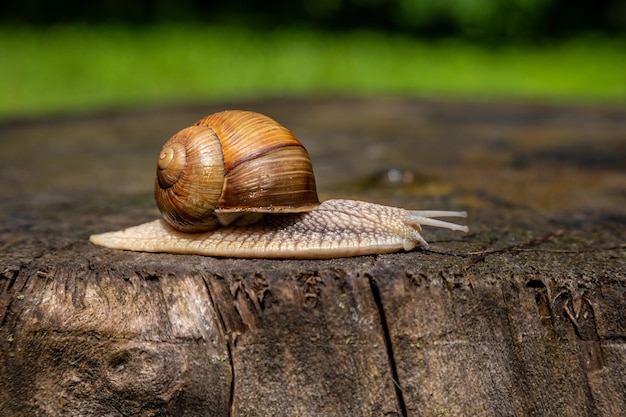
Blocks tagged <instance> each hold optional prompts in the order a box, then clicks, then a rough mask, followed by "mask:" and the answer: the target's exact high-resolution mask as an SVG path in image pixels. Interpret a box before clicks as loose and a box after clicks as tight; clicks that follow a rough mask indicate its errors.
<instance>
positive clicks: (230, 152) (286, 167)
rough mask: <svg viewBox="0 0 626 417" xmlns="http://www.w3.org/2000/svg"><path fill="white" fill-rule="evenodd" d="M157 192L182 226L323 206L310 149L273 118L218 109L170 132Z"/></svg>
mask: <svg viewBox="0 0 626 417" xmlns="http://www.w3.org/2000/svg"><path fill="white" fill-rule="evenodd" d="M155 197H156V200H157V205H158V206H159V209H160V210H161V213H162V215H163V217H164V219H165V220H166V221H167V222H168V223H169V224H170V225H172V226H173V227H174V228H176V229H178V230H180V231H185V232H200V231H207V230H211V229H214V228H216V227H218V226H220V225H225V224H229V223H231V222H232V221H233V219H236V218H237V217H238V216H240V215H241V214H245V213H272V212H278V213H299V212H307V211H311V210H313V209H314V208H315V207H317V206H318V205H319V200H318V197H317V191H316V188H315V177H314V175H313V168H312V166H311V162H310V159H309V155H308V153H307V151H306V149H305V148H304V147H303V146H302V144H301V143H300V142H299V141H298V139H296V138H295V137H294V136H293V135H292V134H291V132H289V130H287V129H286V128H284V127H283V126H281V125H280V124H279V123H277V122H276V121H274V120H272V119H271V118H269V117H267V116H263V115H261V114H258V113H253V112H247V111H225V112H221V113H216V114H213V115H210V116H207V117H205V118H203V119H202V120H200V121H198V122H197V123H196V124H195V125H194V126H191V127H188V128H186V129H183V130H181V131H180V132H178V133H177V134H175V135H174V136H172V137H171V138H170V139H169V140H168V141H167V142H166V143H165V145H164V146H163V149H162V150H161V153H160V155H159V159H158V162H157V177H156V180H155ZM233 213H240V214H238V215H233ZM256 218H260V216H257V217H256Z"/></svg>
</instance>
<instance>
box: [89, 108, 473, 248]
mask: <svg viewBox="0 0 626 417" xmlns="http://www.w3.org/2000/svg"><path fill="white" fill-rule="evenodd" d="M155 199H156V202H157V206H158V207H159V210H160V211H161V214H162V217H163V218H162V219H159V220H155V221H152V222H149V223H145V224H142V225H139V226H135V227H130V228H127V229H124V230H120V231H116V232H109V233H102V234H97V235H92V236H91V237H90V241H91V242H92V243H95V244H97V245H101V246H105V247H109V248H115V249H124V250H132V251H143V252H169V253H179V254H199V255H208V256H221V257H237V258H308V259H314V258H320V259H321V258H339V257H347V256H356V255H367V254H379V253H390V252H396V251H399V250H402V249H404V250H406V251H410V250H412V249H413V248H415V246H417V245H418V244H420V245H422V246H424V247H425V246H427V245H428V243H427V242H426V241H425V240H424V238H423V237H422V235H421V233H420V232H421V226H435V227H443V228H448V229H452V230H460V231H465V232H466V231H467V230H468V228H467V227H466V226H461V225H458V224H455V223H450V222H446V221H442V220H437V219H435V218H436V217H466V213H465V212H461V211H436V210H435V211H432V210H428V211H421V210H405V209H403V208H396V207H389V206H383V205H378V204H373V203H368V202H363V201H352V200H341V199H336V200H328V201H324V202H322V203H320V202H319V199H318V197H317V191H316V186H315V177H314V176H313V169H312V166H311V162H310V159H309V155H308V153H307V151H306V149H305V148H304V147H303V145H302V144H301V143H300V142H299V141H298V139H296V138H295V137H294V136H293V135H292V134H291V132H290V131H289V130H287V129H286V128H285V127H283V126H282V125H280V124H279V123H277V122H276V121H274V120H273V119H271V118H269V117H267V116H264V115H261V114H258V113H253V112H248V111H235V110H233V111H224V112H220V113H215V114H213V115H209V116H207V117H205V118H203V119H201V120H200V121H198V122H197V123H196V124H194V125H193V126H190V127H187V128H185V129H183V130H181V131H180V132H178V133H176V134H175V135H174V136H172V137H171V138H170V139H169V140H168V141H167V142H166V143H165V145H164V146H163V149H162V150H161V152H160V154H159V157H158V161H157V175H156V178H155Z"/></svg>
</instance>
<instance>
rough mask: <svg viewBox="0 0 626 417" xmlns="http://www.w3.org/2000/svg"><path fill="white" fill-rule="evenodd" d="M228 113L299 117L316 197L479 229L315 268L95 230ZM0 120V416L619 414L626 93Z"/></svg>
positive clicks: (624, 408) (436, 234)
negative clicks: (562, 103)
mask: <svg viewBox="0 0 626 417" xmlns="http://www.w3.org/2000/svg"><path fill="white" fill-rule="evenodd" d="M223 108H242V109H248V110H254V111H259V112H261V113H264V114H267V115H269V116H271V117H273V118H275V119H276V120H278V121H280V122H281V123H282V124H284V125H285V126H287V127H288V128H289V129H290V130H292V131H293V132H294V134H295V135H296V136H297V137H299V138H300V140H301V141H302V142H303V143H304V145H305V146H306V147H307V148H308V150H309V152H310V154H311V156H312V160H313V167H314V169H315V171H316V175H317V182H318V189H319V191H320V196H321V197H322V199H327V198H335V197H344V198H353V199H363V200H369V201H374V202H377V203H382V204H390V205H397V206H402V207H406V208H412V209H464V210H467V211H468V212H469V219H468V224H469V226H470V233H468V234H465V235H463V234H460V233H458V232H450V231H446V230H436V229H432V228H425V230H424V237H425V238H426V240H428V241H429V242H431V246H430V247H429V248H427V249H417V250H414V251H412V252H409V253H397V254H389V255H379V256H362V257H356V258H347V259H334V260H322V261H312V260H311V261H306V260H305V261H294V260H262V259H261V260H248V259H219V258H211V257H201V256H182V255H170V254H147V253H135V252H124V251H115V250H109V249H105V248H101V247H96V246H93V245H92V244H90V243H88V240H87V239H88V236H89V235H90V234H92V233H99V232H104V231H109V230H116V229H120V228H123V227H127V226H131V225H135V224H139V223H141V222H145V221H149V220H151V219H154V218H157V217H158V211H157V209H156V207H155V205H154V203H153V201H152V181H153V175H154V165H155V161H156V155H157V152H158V150H159V149H160V147H161V144H162V143H163V142H164V141H165V140H166V139H167V138H168V137H169V136H170V135H171V134H172V133H174V132H175V131H177V130H179V129H181V128H182V127H185V126H188V125H190V124H191V123H193V122H195V121H196V120H198V119H200V118H201V117H202V116H204V115H206V114H209V113H212V112H214V111H218V110H222V109H223ZM0 135H1V137H2V150H3V151H2V153H1V154H0V160H1V162H2V164H1V166H2V169H0V178H1V179H2V185H3V187H2V191H1V193H2V199H1V202H0V207H1V208H2V210H1V211H0V219H1V223H0V224H1V225H2V235H1V240H0V247H1V248H2V249H1V251H0V323H1V327H0V349H1V350H0V352H1V359H0V375H1V376H2V383H1V384H0V415H2V416H66V415H67V416H126V415H133V416H246V417H249V416H270V415H271V416H382V415H395V416H437V415H446V416H599V415H601V416H623V415H626V343H625V341H626V309H625V308H624V306H625V305H626V299H625V298H626V297H625V294H626V262H625V257H624V252H625V244H624V242H625V241H626V208H625V207H626V169H625V168H626V110H625V109H623V108H584V107H558V106H548V105H528V104H505V103H492V104H488V103H451V102H426V101H409V100H391V99H389V100H383V99H379V100H321V99H319V100H273V101H263V102H248V103H235V104H229V105H223V106H215V105H209V106H196V107H188V108H175V109H152V110H146V111H141V112H123V113H116V112H110V113H105V114H97V115H79V116H68V117H57V118H49V119H38V120H17V121H9V122H4V123H2V124H1V125H0ZM391 169H394V170H391Z"/></svg>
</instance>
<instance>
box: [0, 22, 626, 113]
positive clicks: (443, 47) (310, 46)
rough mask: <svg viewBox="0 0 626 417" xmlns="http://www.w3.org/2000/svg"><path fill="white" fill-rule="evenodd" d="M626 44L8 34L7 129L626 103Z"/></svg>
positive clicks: (1, 94)
mask: <svg viewBox="0 0 626 417" xmlns="http://www.w3.org/2000/svg"><path fill="white" fill-rule="evenodd" d="M625 50H626V40H619V39H613V40H611V39H604V38H597V37H593V36H591V37H586V38H585V37H579V38H577V39H574V40H570V41H564V42H560V43H554V44H550V45H532V46H526V45H500V46H497V47H494V46H486V45H477V44H472V43H469V42H467V41H464V40H459V39H446V40H428V41H425V40H419V39H415V38H414V37H411V36H407V35H398V34H386V33H381V32H378V31H363V30H361V31H352V32H350V33H339V34H338V33H328V32H323V31H322V32H320V31H315V30H305V29H277V30H273V31H266V32H263V33H262V34H260V33H259V31H256V30H252V29H245V28H243V27H242V26H241V25H237V26H213V25H191V24H184V25H183V24H161V25H150V26H147V27H129V26H127V25H84V24H82V25H72V24H65V25H60V24H59V25H54V26H51V27H38V28H33V27H13V28H7V27H5V28H3V27H1V26H0V62H1V63H2V64H1V65H0V119H1V118H7V117H15V116H20V115H36V114H42V113H52V112H59V111H76V110H93V109H103V108H112V107H134V106H150V105H163V104H165V103H169V104H174V103H189V102H194V101H195V102H201V101H202V102H206V101H215V100H225V99H229V100H230V99H245V98H251V97H258V96H270V95H280V96H289V95H307V96H315V95H335V94H339V95H350V96H355V95H357V96H358V95H394V96H406V97H431V98H432V97H439V98H451V99H455V98H456V99H463V98H465V99H472V100H477V99H479V100H480V99H494V98H495V99H532V100H543V101H555V102H578V103H580V102H599V103H616V104H622V105H623V104H624V103H626V72H625V71H624V68H626V54H624V51H625Z"/></svg>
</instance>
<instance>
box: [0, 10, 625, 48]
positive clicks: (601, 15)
mask: <svg viewBox="0 0 626 417" xmlns="http://www.w3.org/2000/svg"><path fill="white" fill-rule="evenodd" d="M172 21H175V22H179V23H181V22H189V23H196V24H199V23H210V24H220V25H224V24H241V25H244V26H247V27H250V28H265V29H267V28H275V27H299V28H308V29H325V30H345V29H375V30H383V31H387V32H396V33H404V34H411V35H419V36H421V37H430V38H437V37H463V38H466V39H471V40H475V41H483V42H489V43H505V42H511V41H537V40H545V39H554V38H564V37H571V36H572V35H575V34H578V33H581V32H585V33H588V32H593V33H596V34H601V35H608V36H623V35H625V34H626V1H624V0H594V1H589V0H302V1H292V0H265V1H262V2H261V1H253V0H230V1H219V2H218V1H201V0H134V1H128V0H95V1H91V2H85V1H78V0H74V1H72V0H61V1H49V0H21V1H19V2H17V1H13V2H9V1H7V2H2V3H1V4H0V22H3V23H5V24H7V23H8V24H35V25H50V24H57V23H76V22H88V23H123V24H128V23H130V24H154V23H164V22H172Z"/></svg>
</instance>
